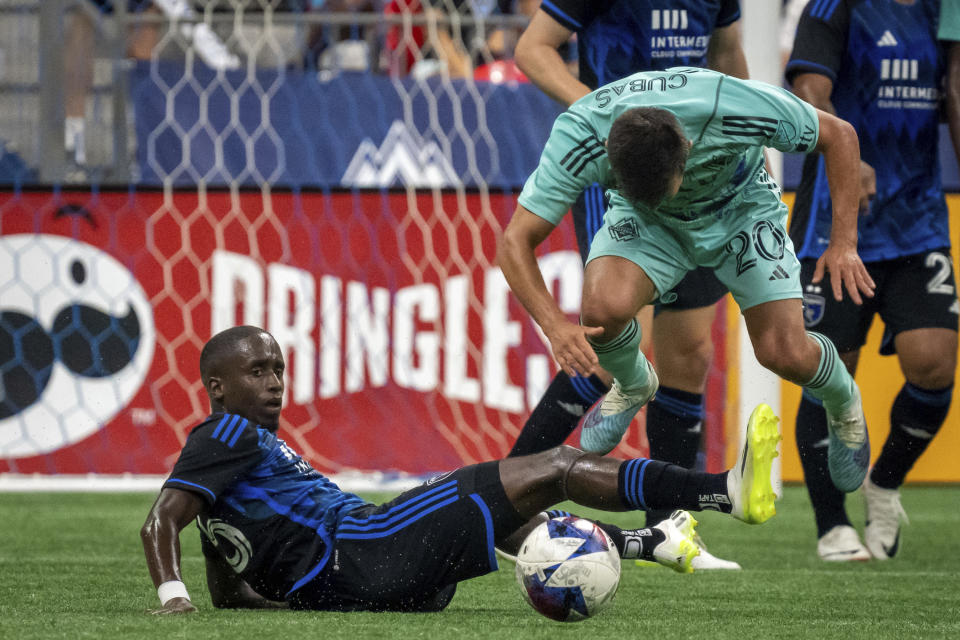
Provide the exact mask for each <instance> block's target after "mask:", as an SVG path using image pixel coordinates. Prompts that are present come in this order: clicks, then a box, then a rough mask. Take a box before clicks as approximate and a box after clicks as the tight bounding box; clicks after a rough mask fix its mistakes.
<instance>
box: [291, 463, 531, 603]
mask: <svg viewBox="0 0 960 640" xmlns="http://www.w3.org/2000/svg"><path fill="white" fill-rule="evenodd" d="M499 464H500V463H499V462H485V463H482V464H478V465H472V466H469V467H463V468H461V469H458V470H456V471H452V472H450V473H445V474H442V475H439V476H436V477H434V478H431V479H430V480H428V481H427V482H426V483H424V484H422V485H420V486H419V487H416V488H414V489H411V490H409V491H406V492H404V493H402V494H400V495H399V496H398V497H397V498H395V499H393V500H391V501H390V502H386V503H384V504H382V505H379V506H374V505H368V506H365V507H361V508H359V509H355V510H353V511H351V512H350V514H349V515H348V516H347V517H346V518H344V520H343V522H341V523H340V525H339V526H338V528H337V531H336V533H335V536H334V537H335V543H334V547H333V552H332V553H331V556H330V560H329V562H328V563H327V566H326V567H324V569H323V571H321V572H320V574H319V575H318V576H317V578H315V579H314V580H312V581H311V582H309V583H307V584H306V585H304V586H303V587H301V588H300V589H299V590H297V591H296V592H294V593H293V594H292V595H291V596H290V598H289V599H288V601H289V603H290V606H291V607H292V608H295V609H322V610H337V611H363V610H366V611H439V610H440V609H443V608H444V607H446V606H447V604H449V603H450V600H451V599H452V598H453V594H454V591H455V590H456V584H457V583H458V582H460V581H462V580H467V579H469V578H475V577H477V576H482V575H484V574H486V573H489V572H491V571H496V570H497V558H496V555H495V554H494V543H495V541H497V540H501V539H502V538H505V537H506V536H508V535H510V534H511V533H513V532H514V531H516V530H517V529H518V528H519V527H521V526H522V525H523V524H525V523H526V519H524V518H522V517H521V516H520V514H518V513H517V511H516V509H514V508H513V505H512V504H510V501H509V499H508V498H507V495H506V493H505V492H504V490H503V484H502V483H501V482H500V469H499Z"/></svg>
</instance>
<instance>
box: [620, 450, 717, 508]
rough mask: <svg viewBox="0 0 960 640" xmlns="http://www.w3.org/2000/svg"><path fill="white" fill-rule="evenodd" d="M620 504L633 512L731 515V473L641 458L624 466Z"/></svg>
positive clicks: (622, 465)
mask: <svg viewBox="0 0 960 640" xmlns="http://www.w3.org/2000/svg"><path fill="white" fill-rule="evenodd" d="M617 490H618V492H619V494H620V501H621V502H622V503H623V504H624V505H625V506H628V507H630V508H632V509H640V510H644V511H645V510H647V509H666V510H671V511H672V510H673V509H686V510H687V511H704V510H710V511H722V512H723V513H730V510H731V505H730V497H729V496H728V495H727V472H726V471H724V472H723V473H704V472H702V471H692V470H690V469H684V468H683V467H678V466H677V465H675V464H670V463H668V462H660V461H658V460H648V459H646V458H637V459H635V460H627V461H626V462H624V463H623V464H621V465H620V476H619V486H618V488H617Z"/></svg>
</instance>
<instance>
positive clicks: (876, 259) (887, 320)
mask: <svg viewBox="0 0 960 640" xmlns="http://www.w3.org/2000/svg"><path fill="white" fill-rule="evenodd" d="M938 5H939V3H938V2H936V1H935V0H924V1H917V2H912V1H906V0H898V1H896V2H879V3H878V2H864V1H857V0H844V1H841V2H832V3H823V2H811V3H810V4H809V5H807V8H806V9H805V10H804V12H803V16H802V17H801V19H800V25H799V28H798V30H797V36H796V41H795V44H794V48H793V53H792V55H791V57H790V62H789V63H788V64H787V68H786V75H787V80H788V81H789V82H790V83H791V84H792V85H793V90H794V93H796V94H797V95H798V96H799V97H801V98H803V99H804V100H806V101H807V102H809V103H810V104H812V105H813V106H815V107H817V108H819V109H822V110H824V111H828V112H830V113H835V114H836V115H838V116H839V117H841V118H843V119H845V120H847V121H849V122H850V123H851V124H853V125H854V127H856V129H857V134H858V135H859V137H860V155H861V158H862V162H861V180H860V182H861V213H862V215H861V217H860V221H859V238H860V241H859V253H860V255H861V256H862V258H863V262H864V264H865V265H866V267H867V270H868V272H869V273H870V275H871V277H872V278H873V280H874V281H875V282H876V283H877V290H876V296H875V297H874V298H872V299H867V300H865V301H864V304H863V306H857V305H854V304H851V303H850V302H849V301H847V300H844V301H842V302H838V301H836V300H834V299H833V298H832V297H831V296H830V295H828V294H827V293H826V292H828V291H829V290H830V275H829V274H828V275H826V276H825V277H824V279H823V280H822V281H820V280H817V279H816V278H815V277H814V268H815V264H816V261H817V258H818V257H819V256H820V255H821V253H822V252H823V249H824V247H825V246H826V240H827V237H828V233H829V228H830V222H831V215H830V208H831V202H830V195H829V193H828V192H827V188H826V173H825V170H824V163H823V160H822V158H819V157H817V156H812V155H811V156H807V159H806V161H805V163H804V165H803V177H802V179H801V182H800V188H799V190H798V192H797V199H796V203H795V205H794V208H793V218H792V221H791V228H790V235H791V238H792V239H793V242H794V244H795V245H796V247H797V257H799V258H800V260H801V265H802V270H801V276H800V279H801V283H802V284H803V287H804V303H805V310H804V320H805V322H806V326H807V328H808V329H814V328H815V329H816V330H817V331H819V332H821V333H823V334H824V335H826V336H827V337H828V338H830V339H831V340H832V341H833V342H834V343H835V344H836V346H837V349H838V350H839V352H840V359H841V360H842V361H843V363H844V364H845V365H846V367H847V369H848V371H849V372H850V373H851V374H852V373H854V372H855V371H856V368H857V361H858V359H859V356H860V349H861V347H863V345H864V343H865V341H866V335H867V330H868V329H869V328H870V324H871V322H872V321H873V318H874V316H875V315H877V314H879V316H880V318H881V319H883V322H884V326H885V332H884V339H883V344H882V346H881V348H880V353H881V354H884V355H890V354H893V353H896V354H897V357H898V359H899V362H900V368H901V370H902V371H903V374H904V377H905V378H906V382H905V384H904V385H903V387H902V388H901V389H900V392H899V394H898V395H897V397H896V399H895V400H894V402H893V407H892V409H891V411H890V433H889V435H888V437H887V440H886V442H885V443H884V445H883V449H882V450H881V452H880V456H879V457H878V458H877V460H876V461H875V462H874V465H873V468H872V470H871V471H870V474H869V475H868V476H867V478H866V479H865V480H864V483H863V492H864V497H865V499H866V506H867V524H866V528H865V530H864V540H865V542H866V546H864V545H863V544H861V542H860V539H859V537H858V535H857V531H856V530H855V529H854V528H853V526H852V525H851V522H850V519H849V518H848V516H847V512H846V509H845V506H844V498H845V496H844V494H843V492H841V491H840V490H838V489H837V488H836V487H835V486H834V484H833V483H832V482H831V481H830V476H829V473H828V471H827V450H826V447H825V446H824V443H825V442H826V440H827V438H828V434H827V418H826V415H825V413H824V410H823V407H822V405H821V403H820V402H819V401H818V400H816V399H815V398H813V397H812V396H811V395H810V394H809V393H808V392H807V391H806V390H805V391H804V394H803V397H802V400H801V403H800V409H799V411H798V414H797V432H796V433H797V446H798V448H799V451H800V459H801V462H802V463H803V471H804V476H805V478H806V482H807V491H808V492H809V494H810V501H811V502H812V503H813V509H814V515H815V518H816V525H817V536H818V538H819V541H818V543H817V553H818V554H819V556H820V557H821V558H822V559H824V560H829V561H838V562H846V561H851V560H868V559H870V558H871V557H873V558H876V559H878V560H886V559H888V558H891V557H893V556H894V555H895V554H896V553H897V550H898V548H899V541H900V520H901V517H903V518H905V513H904V511H903V507H902V506H901V505H900V494H899V487H900V485H901V484H903V481H904V478H905V477H906V475H907V473H908V472H909V471H910V469H911V467H912V466H913V464H914V463H915V462H916V460H917V459H918V458H919V457H920V455H921V454H922V453H923V452H924V450H926V448H927V446H928V445H929V444H930V442H931V441H932V439H933V437H934V436H935V435H936V433H937V431H938V430H939V429H940V427H941V426H942V425H943V423H944V420H946V417H947V412H948V410H949V409H950V402H951V398H952V395H953V383H954V371H955V370H956V367H957V313H958V303H957V294H956V287H955V282H954V273H953V265H952V262H951V259H950V230H949V219H948V212H947V206H946V203H945V201H944V196H943V190H942V187H941V183H940V165H939V161H938V151H937V149H938V141H939V131H938V126H939V106H940V85H941V80H942V78H943V74H944V69H945V67H944V57H943V54H942V51H941V49H940V46H939V44H938V42H937V21H938V12H939V6H938ZM951 5H952V8H953V16H952V17H953V24H954V25H956V24H957V21H956V18H957V17H956V3H951ZM945 6H946V3H945ZM957 37H960V34H958V36H957ZM954 89H955V88H954ZM956 105H957V103H956V99H955V98H954V99H953V101H952V106H953V110H952V119H951V121H952V123H953V124H954V131H955V132H956V124H957V122H958V119H957V108H956ZM955 140H956V138H955ZM955 144H956V143H955ZM955 148H960V147H956V146H955Z"/></svg>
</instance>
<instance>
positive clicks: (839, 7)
mask: <svg viewBox="0 0 960 640" xmlns="http://www.w3.org/2000/svg"><path fill="white" fill-rule="evenodd" d="M826 4H827V6H821V5H824V3H822V2H811V3H809V4H807V6H806V8H804V10H803V14H802V15H801V16H800V23H799V24H798V25H797V34H796V37H795V38H794V41H793V51H792V52H791V53H790V60H789V61H788V62H787V67H786V69H785V70H784V73H785V75H786V78H787V81H788V82H793V79H794V77H796V76H797V75H798V74H801V73H819V74H820V75H824V76H827V77H828V78H830V80H832V81H833V82H836V80H837V73H838V72H839V71H840V65H841V63H842V62H843V52H844V50H845V49H846V46H847V32H848V30H849V25H850V9H849V7H848V6H847V3H846V1H845V0H841V1H840V2H839V3H826ZM831 9H832V10H831Z"/></svg>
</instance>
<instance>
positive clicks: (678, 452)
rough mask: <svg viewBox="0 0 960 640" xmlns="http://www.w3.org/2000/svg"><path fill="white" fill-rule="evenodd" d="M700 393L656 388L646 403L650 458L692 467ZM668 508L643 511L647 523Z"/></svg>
mask: <svg viewBox="0 0 960 640" xmlns="http://www.w3.org/2000/svg"><path fill="white" fill-rule="evenodd" d="M702 427H703V394H700V393H690V392H689V391H681V390H680V389H672V388H670V387H660V388H659V389H658V390H657V395H656V397H655V398H654V399H653V400H651V401H650V404H648V405H647V440H649V441H650V457H651V458H653V459H654V460H661V461H663V462H670V463H672V464H676V465H679V466H681V467H683V468H685V469H693V468H694V466H696V464H697V454H698V453H699V452H700V436H701V433H702V431H703V428H702ZM671 513H672V511H671V510H666V511H664V510H660V509H650V510H648V511H647V526H652V525H655V524H656V523H658V522H660V521H661V520H664V519H666V518H668V517H670V514H671Z"/></svg>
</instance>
